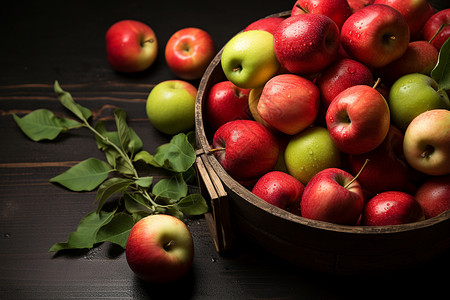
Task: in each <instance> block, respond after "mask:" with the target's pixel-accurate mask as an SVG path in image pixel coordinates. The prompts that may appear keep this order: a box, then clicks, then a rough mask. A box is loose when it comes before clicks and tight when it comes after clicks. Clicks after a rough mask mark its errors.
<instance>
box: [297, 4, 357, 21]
mask: <svg viewBox="0 0 450 300" xmlns="http://www.w3.org/2000/svg"><path fill="white" fill-rule="evenodd" d="M306 13H311V14H322V15H325V16H327V17H329V18H330V19H331V20H333V21H334V22H335V23H336V25H337V26H338V27H339V28H341V27H342V25H343V24H344V22H345V20H346V19H347V18H348V17H349V16H350V15H351V14H352V10H351V8H350V5H349V4H348V2H347V0H297V1H296V2H295V4H294V7H293V8H292V10H291V16H295V15H300V14H306Z"/></svg>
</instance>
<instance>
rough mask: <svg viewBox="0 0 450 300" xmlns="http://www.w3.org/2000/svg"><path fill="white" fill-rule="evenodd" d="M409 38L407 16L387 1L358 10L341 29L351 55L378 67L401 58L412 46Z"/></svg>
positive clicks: (344, 44)
mask: <svg viewBox="0 0 450 300" xmlns="http://www.w3.org/2000/svg"><path fill="white" fill-rule="evenodd" d="M409 38H410V35H409V27H408V24H407V23H406V21H405V18H403V16H402V15H401V14H400V13H399V12H398V11H397V10H396V9H394V8H392V7H390V6H387V5H383V4H372V5H369V6H366V7H364V8H362V9H360V10H358V11H356V12H354V13H353V14H352V15H351V16H350V17H348V18H347V20H346V21H345V23H344V25H343V26H342V29H341V43H342V47H343V48H344V50H345V51H346V52H347V54H348V55H349V56H350V57H351V58H353V59H355V60H357V61H360V62H362V63H363V64H365V65H366V66H368V67H375V68H380V67H383V66H385V65H387V64H388V63H390V62H392V61H394V60H396V59H397V58H400V56H402V55H403V53H405V51H406V48H408V44H409Z"/></svg>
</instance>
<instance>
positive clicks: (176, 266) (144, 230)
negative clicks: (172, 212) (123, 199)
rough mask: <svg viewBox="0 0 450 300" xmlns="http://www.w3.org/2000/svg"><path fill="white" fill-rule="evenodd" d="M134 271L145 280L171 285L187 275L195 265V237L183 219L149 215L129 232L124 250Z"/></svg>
mask: <svg viewBox="0 0 450 300" xmlns="http://www.w3.org/2000/svg"><path fill="white" fill-rule="evenodd" d="M125 254H126V260H127V263H128V265H129V266H130V268H131V270H132V271H133V272H134V273H135V274H136V275H137V276H138V277H139V278H141V279H142V280H144V281H147V282H151V283H168V282H172V281H174V280H177V279H179V278H181V277H182V276H184V275H185V274H186V273H187V272H188V271H189V269H190V268H191V266H192V263H193V259H194V244H193V240H192V235H191V233H190V232H189V229H188V228H187V227H186V224H184V223H183V222H182V221H181V220H180V219H177V218H175V217H173V216H169V215H150V216H148V217H145V218H143V219H141V220H140V221H138V222H137V223H136V224H135V225H134V226H133V228H132V229H131V231H130V234H129V236H128V240H127V245H126V249H125Z"/></svg>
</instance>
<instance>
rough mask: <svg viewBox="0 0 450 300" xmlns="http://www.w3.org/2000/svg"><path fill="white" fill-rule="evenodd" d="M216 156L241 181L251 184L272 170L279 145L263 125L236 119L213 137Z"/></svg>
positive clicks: (232, 175) (220, 128)
mask: <svg viewBox="0 0 450 300" xmlns="http://www.w3.org/2000/svg"><path fill="white" fill-rule="evenodd" d="M212 146H213V149H212V150H211V151H212V152H213V153H214V156H215V157H216V158H217V160H218V161H219V163H220V164H221V165H222V167H223V168H224V169H225V171H227V172H228V174H229V175H230V176H231V177H233V178H234V179H236V180H239V181H249V180H254V179H256V178H259V177H261V176H262V175H263V174H265V173H267V172H269V171H271V170H272V169H273V167H274V166H275V164H276V162H277V160H278V153H279V143H278V140H277V138H276V136H275V135H273V134H272V133H271V132H270V131H269V130H268V129H267V128H266V127H265V126H264V125H262V124H260V123H258V122H256V121H253V120H235V121H230V122H228V123H225V124H224V125H222V126H220V127H219V129H217V131H216V132H215V134H214V137H213V142H212Z"/></svg>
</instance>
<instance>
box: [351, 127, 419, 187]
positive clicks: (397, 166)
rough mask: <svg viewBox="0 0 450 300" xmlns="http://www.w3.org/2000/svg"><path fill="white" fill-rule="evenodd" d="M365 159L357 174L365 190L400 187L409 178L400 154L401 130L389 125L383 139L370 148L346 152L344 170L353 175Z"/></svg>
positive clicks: (401, 151) (403, 185)
mask: <svg viewBox="0 0 450 300" xmlns="http://www.w3.org/2000/svg"><path fill="white" fill-rule="evenodd" d="M366 159H369V162H368V163H367V164H366V166H365V167H364V169H363V171H362V172H361V173H360V175H359V176H358V182H359V183H360V184H361V186H362V188H363V190H364V192H365V194H368V195H375V194H377V193H381V192H385V191H390V190H396V191H401V190H404V189H405V188H406V186H407V184H408V183H409V182H410V180H411V177H410V171H411V170H410V168H409V166H408V164H407V163H406V161H405V159H404V158H403V133H402V132H401V131H400V130H399V129H398V128H396V127H394V126H392V125H391V126H390V128H389V132H388V135H387V136H386V138H385V139H384V141H383V142H382V143H381V145H379V146H378V147H376V148H375V149H374V150H372V151H369V152H367V153H364V154H357V155H349V157H348V171H349V172H350V173H351V174H353V175H356V174H357V173H358V172H359V171H360V170H361V168H362V166H363V165H364V163H365V161H366Z"/></svg>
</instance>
